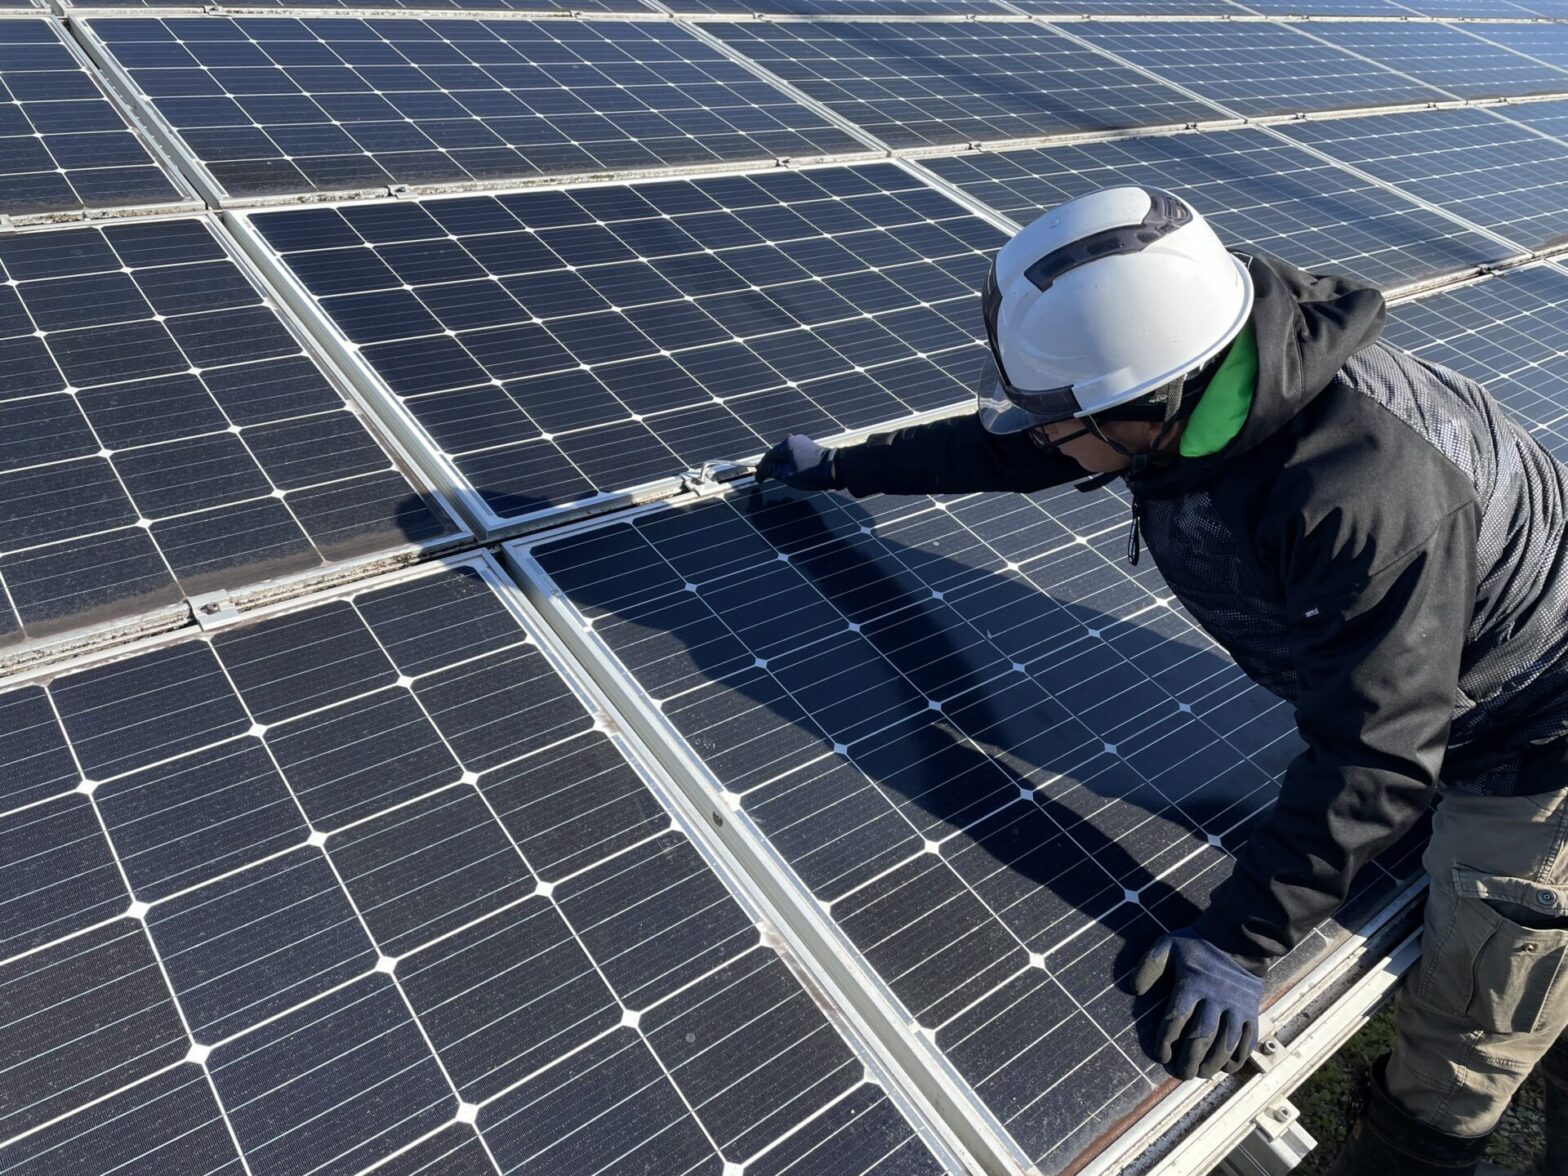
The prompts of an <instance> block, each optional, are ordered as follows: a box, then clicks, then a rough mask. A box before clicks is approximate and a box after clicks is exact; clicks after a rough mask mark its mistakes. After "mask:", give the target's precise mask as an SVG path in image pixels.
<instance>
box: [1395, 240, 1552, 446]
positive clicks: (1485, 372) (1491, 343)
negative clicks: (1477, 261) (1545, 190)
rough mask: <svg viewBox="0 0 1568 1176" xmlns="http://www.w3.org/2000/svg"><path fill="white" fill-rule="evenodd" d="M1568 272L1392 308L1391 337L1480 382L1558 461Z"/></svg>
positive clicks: (1520, 276) (1526, 273) (1544, 271)
mask: <svg viewBox="0 0 1568 1176" xmlns="http://www.w3.org/2000/svg"><path fill="white" fill-rule="evenodd" d="M1565 308H1568V273H1564V271H1562V270H1561V269H1559V268H1558V267H1557V266H1554V265H1537V266H1531V267H1529V268H1527V269H1520V270H1513V271H1510V272H1509V273H1508V274H1507V275H1506V277H1505V278H1498V279H1493V280H1488V281H1484V282H1477V283H1475V284H1474V285H1469V286H1462V287H1460V288H1459V289H1456V290H1453V291H1451V292H1447V293H1439V294H1432V295H1428V296H1427V297H1425V298H1419V299H1416V300H1415V301H1413V302H1404V303H1400V304H1399V305H1397V306H1395V307H1393V308H1392V310H1391V312H1390V314H1389V323H1388V328H1387V334H1388V336H1389V338H1390V339H1392V340H1393V341H1394V342H1395V343H1397V344H1399V346H1401V347H1404V348H1407V349H1408V350H1410V351H1412V352H1414V353H1415V354H1416V355H1419V356H1420V357H1421V358H1422V359H1425V360H1427V361H1429V362H1431V363H1438V364H1442V365H1444V366H1445V367H1451V368H1453V369H1454V370H1456V371H1459V372H1463V373H1464V374H1465V375H1467V376H1470V377H1471V378H1472V379H1476V380H1480V381H1481V382H1482V383H1483V384H1485V385H1486V389H1487V391H1489V392H1490V393H1492V395H1493V396H1496V397H1497V398H1498V399H1499V400H1501V401H1502V402H1503V404H1504V405H1506V406H1507V408H1508V411H1509V412H1511V413H1513V415H1514V416H1516V417H1517V418H1519V419H1520V420H1521V421H1523V422H1524V423H1525V424H1526V425H1527V426H1529V428H1530V431H1531V433H1532V434H1534V436H1535V437H1536V439H1537V440H1539V441H1540V442H1541V444H1542V445H1544V446H1546V448H1547V449H1549V450H1551V452H1552V453H1553V454H1555V455H1556V456H1557V458H1558V459H1559V460H1568V363H1565V362H1564V359H1563V357H1564V356H1565V355H1568V316H1565V313H1564V311H1565Z"/></svg>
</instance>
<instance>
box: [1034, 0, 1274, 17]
mask: <svg viewBox="0 0 1568 1176" xmlns="http://www.w3.org/2000/svg"><path fill="white" fill-rule="evenodd" d="M1009 3H1011V4H1012V6H1013V7H1014V8H1016V9H1018V10H1019V11H1020V12H1027V13H1029V14H1031V15H1038V16H1236V15H1238V14H1240V13H1242V12H1244V11H1245V9H1243V8H1242V7H1241V6H1240V5H1239V4H1234V3H1231V0H1009Z"/></svg>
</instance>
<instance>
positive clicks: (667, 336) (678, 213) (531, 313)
mask: <svg viewBox="0 0 1568 1176" xmlns="http://www.w3.org/2000/svg"><path fill="white" fill-rule="evenodd" d="M246 222H247V223H248V224H249V225H250V226H252V227H253V228H254V230H255V231H256V233H257V234H258V235H259V237H260V238H261V239H262V241H263V242H264V245H265V247H266V248H270V249H271V250H273V251H275V252H276V254H278V255H281V261H282V264H283V265H284V266H285V267H286V268H287V274H288V279H287V280H290V281H294V282H297V283H298V284H299V286H300V287H301V288H302V297H306V298H308V299H309V300H310V304H311V306H312V307H314V308H315V309H316V310H317V311H319V313H320V314H321V315H322V316H324V318H325V319H326V320H327V323H328V325H327V326H326V327H325V329H326V330H329V331H330V330H336V331H338V332H341V333H342V335H343V336H344V337H345V338H346V339H347V340H348V341H350V342H351V343H352V345H353V347H354V348H355V350H356V351H357V355H358V358H359V360H360V361H362V363H363V364H364V365H366V366H367V367H368V368H369V369H370V370H371V371H372V372H373V373H374V377H375V378H376V379H378V380H379V381H380V383H381V384H382V385H384V387H385V388H386V389H388V390H389V393H390V396H391V397H393V398H395V399H396V401H397V403H398V404H399V405H400V407H399V408H398V409H397V410H396V411H402V412H406V413H407V414H409V415H410V416H411V417H412V418H413V420H414V421H415V422H417V426H418V427H419V428H421V429H423V431H424V433H425V434H426V435H427V437H428V438H429V442H428V443H429V445H430V446H431V447H432V448H433V449H435V450H437V451H439V453H440V454H442V455H444V459H445V460H446V461H447V462H448V463H449V468H450V469H451V470H452V472H453V477H454V478H456V479H457V480H459V481H460V482H461V483H463V484H464V485H466V486H467V487H471V488H472V497H471V499H470V502H469V505H470V506H471V507H472V509H473V511H474V512H475V513H476V514H477V515H480V516H481V517H483V518H484V520H485V525H486V526H487V527H492V528H496V527H501V526H505V525H507V524H509V523H515V522H517V521H518V520H519V519H523V518H526V517H528V516H530V515H536V514H538V513H539V512H540V511H543V510H548V509H551V508H553V507H558V506H563V505H569V504H573V503H581V502H584V501H589V500H592V499H593V497H594V496H595V495H605V494H610V493H615V492H620V491H625V490H627V489H629V488H631V487H634V486H638V485H642V484H647V483H654V482H658V481H661V480H663V481H666V482H667V481H668V480H670V479H672V478H674V477H677V476H679V475H680V474H681V473H682V472H683V471H686V470H689V469H693V468H696V467H698V466H700V465H702V464H703V463H704V462H706V461H710V460H719V459H730V460H734V459H737V458H740V457H744V456H746V455H750V454H755V453H760V452H761V451H762V450H763V449H765V448H766V447H767V446H768V445H769V444H771V443H772V442H773V441H774V440H776V439H777V437H778V435H779V433H780V431H781V430H782V429H784V428H786V427H803V428H804V427H809V428H811V429H814V430H816V431H818V432H821V433H838V432H842V431H845V430H853V429H857V428H864V427H867V426H869V425H872V424H875V423H877V422H879V421H885V420H889V419H893V418H897V417H903V416H909V415H911V414H914V413H919V412H925V411H929V410H933V409H938V408H943V407H946V406H949V405H952V404H955V403H958V402H960V401H962V400H964V399H965V398H967V397H968V396H969V395H970V392H969V390H968V386H967V384H966V383H965V381H967V380H968V378H969V377H970V375H971V374H972V372H971V368H972V365H973V364H974V363H975V362H977V359H976V357H977V356H978V355H979V343H978V340H977V336H978V334H979V333H980V332H981V331H982V329H983V328H982V326H981V320H980V315H979V312H978V307H977V306H976V305H975V298H974V291H975V290H977V289H978V286H979V283H980V282H981V280H982V279H983V276H984V272H985V268H986V265H987V259H986V255H987V252H988V251H989V250H991V249H994V248H995V247H996V246H998V245H1000V244H1001V242H1002V241H1003V239H1004V234H1002V233H1001V232H1000V231H999V230H998V229H996V228H995V227H993V226H992V225H990V224H989V223H987V222H985V221H982V220H981V219H980V218H979V217H977V216H974V215H973V214H971V213H969V212H967V211H965V210H964V209H963V208H962V207H960V206H959V205H958V204H956V203H955V202H953V201H952V200H950V199H949V198H948V197H946V196H944V195H942V194H940V193H938V192H936V191H934V190H933V189H931V188H929V187H927V186H926V185H925V184H924V183H923V182H922V181H921V180H919V179H918V178H915V177H913V176H911V175H910V174H909V173H908V172H906V171H904V170H903V169H902V168H899V167H897V166H895V165H893V164H886V163H883V164H870V165H864V166H859V167H854V168H845V167H826V168H820V169H806V170H801V171H793V170H791V171H773V172H768V173H763V174H756V175H751V176H742V175H737V176H728V177H721V178H716V179H706V180H691V181H686V180H680V181H663V182H652V183H646V184H639V185H636V186H611V187H597V188H576V189H568V190H565V191H556V192H542V191H541V192H523V193H516V194H512V195H507V196H502V197H500V198H499V199H497V198H495V197H475V198H464V199H448V200H427V201H423V202H420V203H417V204H415V203H399V204H395V205H375V204H371V205H344V206H341V207H339V208H334V209H309V210H301V211H290V212H268V213H253V214H248V216H247V218H246Z"/></svg>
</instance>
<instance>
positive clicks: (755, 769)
mask: <svg viewBox="0 0 1568 1176" xmlns="http://www.w3.org/2000/svg"><path fill="white" fill-rule="evenodd" d="M1125 533H1126V503H1125V502H1123V501H1121V500H1120V499H1118V498H1117V497H1115V496H1112V495H1104V496H1094V497H1086V496H1084V495H1081V494H1077V493H1075V492H1073V491H1072V490H1071V489H1065V490H1064V491H1059V492H1055V493H1053V494H1047V495H1035V496H1031V497H1028V498H1024V497H1021V496H1014V495H1005V496H1003V495H990V496H971V497H964V498H950V499H946V500H932V499H926V498H901V499H888V498H873V499H868V500H865V501H863V502H859V503H856V502H854V501H851V500H849V499H848V498H845V497H838V496H827V495H820V496H814V497H804V496H801V495H797V494H795V493H793V492H790V491H784V490H776V489H773V488H767V489H764V490H760V491H758V490H748V491H745V492H741V493H732V494H728V495H725V496H723V497H722V498H720V499H717V500H709V501H707V502H705V503H700V504H694V505H689V506H685V507H681V508H674V507H670V506H661V507H656V508H651V509H648V510H647V511H645V512H643V513H641V514H639V515H638V516H636V517H635V518H634V520H632V521H630V522H624V521H623V522H617V523H613V524H608V525H596V526H593V527H590V528H584V529H583V530H581V531H580V532H579V533H577V534H575V535H571V536H568V537H564V538H549V537H539V538H537V539H533V540H530V541H528V542H527V543H526V545H525V544H522V543H519V544H516V545H511V546H509V548H508V550H509V551H511V552H514V553H515V554H516V555H517V556H518V557H520V558H519V564H520V566H524V567H528V566H531V567H532V568H534V569H536V570H535V571H534V572H533V573H532V574H533V575H534V577H535V584H536V585H537V588H538V591H539V592H540V593H541V597H540V598H541V599H543V598H545V597H546V596H549V598H550V599H551V601H552V605H551V608H552V610H553V611H552V613H551V616H552V621H553V623H557V624H559V625H561V626H563V627H564V628H566V629H567V630H574V631H575V637H576V640H577V641H578V642H579V643H580V648H582V649H585V650H587V651H589V652H588V654H587V656H601V657H604V658H605V659H606V662H607V664H610V665H613V666H614V667H615V668H614V670H613V672H614V673H617V674H619V675H621V676H622V677H623V679H625V680H626V682H627V685H626V690H627V691H632V690H635V691H637V692H639V693H645V694H646V695H647V696H648V698H649V699H651V702H645V703H643V704H642V706H643V710H644V713H645V714H646V715H647V716H648V719H647V721H648V722H649V723H650V724H651V725H652V726H653V727H654V728H655V729H656V730H657V731H659V732H663V733H664V734H665V736H666V737H667V738H669V739H670V740H671V741H672V742H673V743H675V744H677V745H679V746H682V747H684V748H687V749H689V751H688V752H686V753H685V754H686V755H687V756H688V762H690V760H691V759H695V760H696V762H697V764H698V765H699V769H698V776H697V778H698V780H699V782H700V785H701V786H702V787H704V788H707V789H708V790H709V791H710V794H711V795H714V796H715V798H716V800H715V803H722V804H723V805H724V806H725V807H726V808H728V810H729V811H731V812H734V813H736V817H735V820H737V821H741V820H744V821H748V822H750V823H751V826H748V827H752V826H754V828H755V830H756V832H757V834H758V835H759V836H760V837H762V838H765V839H766V841H767V842H768V843H769V844H770V845H771V847H772V849H773V850H774V851H775V852H776V853H777V854H778V855H779V856H780V857H781V858H782V859H783V860H784V861H785V862H786V863H787V864H788V866H789V868H790V869H791V870H792V871H793V873H794V875H795V878H796V880H797V884H798V885H799V886H800V887H801V888H802V890H803V891H804V892H806V893H807V894H809V896H810V899H814V900H815V902H814V903H812V905H815V906H816V907H817V909H819V910H821V911H823V912H825V913H826V914H827V916H828V917H829V918H830V919H831V920H832V922H833V924H834V925H835V926H836V928H837V930H838V933H839V934H840V935H841V936H842V937H843V939H844V940H846V941H847V943H848V944H849V945H850V946H849V947H848V948H847V949H846V950H847V951H848V953H849V954H851V955H853V954H855V953H857V952H858V954H859V961H860V966H861V967H863V968H864V969H865V971H866V972H867V973H869V975H870V976H871V977H872V978H873V979H872V980H870V981H868V983H872V984H881V985H885V986H886V988H887V989H888V990H890V991H891V993H892V996H893V998H894V999H895V1000H896V1001H897V1002H898V1004H899V1007H900V1010H901V1019H902V1020H903V1022H904V1024H905V1028H906V1030H907V1031H910V1032H913V1033H915V1035H916V1036H918V1037H920V1038H921V1039H923V1040H925V1041H927V1042H929V1043H931V1044H932V1045H933V1046H934V1049H935V1050H936V1051H937V1052H938V1053H940V1054H941V1055H943V1056H944V1057H945V1059H946V1060H947V1062H949V1063H950V1064H951V1065H952V1066H953V1067H954V1068H955V1069H956V1071H957V1072H958V1074H959V1075H961V1076H962V1078H963V1079H964V1081H965V1082H967V1083H968V1085H969V1088H970V1090H971V1091H972V1094H973V1097H974V1098H975V1100H976V1101H977V1102H978V1103H979V1104H980V1105H981V1106H982V1107H983V1108H984V1110H985V1111H986V1112H988V1113H989V1114H990V1115H991V1116H994V1118H995V1120H997V1121H998V1122H1000V1123H1001V1125H1002V1127H1003V1129H1004V1131H1005V1132H1006V1133H1007V1135H1008V1137H1009V1139H1010V1141H1011V1142H1010V1144H1009V1145H1008V1146H1009V1147H1010V1148H1012V1149H1013V1150H1014V1152H1015V1154H1016V1155H1017V1156H1018V1157H1019V1158H1018V1166H1019V1167H1026V1166H1027V1165H1029V1164H1031V1163H1033V1164H1038V1165H1039V1168H1038V1170H1039V1171H1042V1172H1047V1173H1054V1172H1058V1171H1060V1170H1061V1169H1062V1168H1064V1167H1065V1166H1067V1165H1068V1164H1069V1163H1070V1162H1071V1161H1073V1160H1074V1159H1075V1158H1076V1156H1077V1154H1078V1153H1079V1152H1080V1151H1082V1150H1084V1149H1085V1148H1087V1147H1088V1146H1089V1145H1090V1144H1091V1143H1092V1142H1094V1141H1095V1140H1096V1139H1097V1138H1098V1137H1099V1136H1101V1135H1103V1134H1104V1133H1105V1132H1106V1131H1107V1130H1108V1129H1110V1128H1111V1127H1112V1126H1113V1125H1114V1124H1116V1123H1117V1121H1118V1120H1120V1119H1121V1118H1123V1117H1124V1116H1125V1115H1127V1114H1128V1113H1129V1112H1130V1111H1131V1110H1132V1108H1133V1107H1134V1106H1135V1105H1137V1104H1138V1103H1139V1102H1140V1101H1141V1100H1143V1099H1144V1098H1146V1097H1147V1096H1149V1095H1150V1094H1152V1093H1153V1092H1154V1091H1155V1089H1156V1088H1157V1086H1158V1085H1159V1084H1160V1083H1161V1082H1162V1081H1163V1080H1164V1079H1163V1073H1162V1071H1161V1070H1160V1069H1159V1067H1158V1066H1156V1065H1154V1064H1153V1063H1152V1062H1151V1061H1150V1060H1149V1058H1148V1055H1147V1054H1146V1052H1145V1049H1146V1047H1147V1046H1148V1044H1149V1037H1150V1033H1151V1031H1152V1029H1153V1028H1154V1025H1153V1024H1152V1023H1151V1022H1152V1021H1157V1020H1158V1018H1159V1015H1160V1008H1159V1007H1158V1004H1157V1002H1154V1001H1145V1000H1134V999H1133V998H1132V997H1131V996H1129V995H1127V994H1126V991H1125V989H1126V987H1127V985H1126V980H1127V977H1128V974H1129V972H1130V970H1131V969H1132V967H1133V966H1134V965H1135V964H1136V962H1137V959H1138V955H1139V953H1140V952H1141V950H1142V949H1143V948H1144V947H1146V945H1147V944H1148V943H1149V942H1150V941H1151V940H1152V938H1153V936H1154V935H1155V934H1157V933H1158V932H1159V931H1160V929H1161V928H1174V927H1179V926H1183V925H1185V924H1186V923H1188V922H1190V920H1191V919H1192V918H1193V917H1194V916H1195V915H1196V913H1197V911H1198V910H1199V909H1201V906H1202V904H1203V903H1204V902H1205V900H1206V898H1207V895H1208V893H1209V892H1210V891H1211V890H1212V888H1213V887H1214V886H1215V885H1216V884H1217V883H1218V881H1219V880H1220V879H1221V878H1222V877H1223V876H1224V875H1225V873H1226V872H1227V870H1228V867H1229V856H1228V853H1227V851H1228V850H1230V849H1234V848H1235V847H1236V845H1237V844H1239V841H1240V840H1241V839H1242V838H1244V837H1245V833H1246V830H1247V828H1248V827H1249V826H1250V823H1251V822H1252V821H1253V820H1254V819H1255V818H1256V816H1257V814H1258V813H1259V811H1260V810H1261V809H1262V808H1263V807H1264V806H1265V805H1266V804H1268V803H1269V802H1270V800H1271V799H1272V798H1273V796H1274V794H1275V784H1274V778H1275V776H1276V775H1277V773H1278V772H1279V771H1280V770H1281V769H1282V768H1283V767H1284V766H1285V764H1286V763H1287V762H1288V760H1289V759H1290V758H1291V756H1292V754H1293V753H1294V751H1295V750H1296V749H1297V747H1298V746H1299V743H1298V742H1297V740H1296V737H1295V735H1294V731H1293V726H1292V719H1291V714H1290V708H1289V707H1288V706H1286V705H1285V704H1284V703H1282V702H1280V701H1279V700H1277V699H1275V698H1274V697H1273V696H1271V695H1266V694H1264V693H1263V692H1262V691H1261V690H1260V689H1259V688H1257V687H1254V686H1251V685H1250V684H1248V683H1247V681H1246V680H1245V678H1244V677H1243V676H1242V674H1241V672H1240V671H1239V670H1238V669H1237V668H1236V667H1235V666H1234V664H1233V663H1231V662H1230V661H1229V660H1228V659H1227V658H1226V657H1225V656H1224V655H1223V654H1222V653H1220V652H1219V651H1218V649H1217V647H1216V646H1214V645H1213V644H1212V643H1211V642H1210V641H1209V639H1208V638H1207V637H1206V636H1204V635H1203V634H1202V633H1201V632H1200V631H1198V630H1197V629H1196V628H1195V627H1194V626H1193V624H1192V623H1191V622H1190V621H1189V620H1188V619H1187V617H1186V616H1185V614H1184V613H1182V612H1181V611H1180V610H1179V609H1178V608H1176V607H1173V606H1172V604H1171V602H1170V600H1169V598H1168V596H1166V595H1162V585H1161V583H1160V581H1159V579H1158V576H1157V574H1155V573H1154V572H1152V570H1150V569H1148V568H1144V569H1142V570H1139V571H1136V572H1134V571H1133V570H1132V569H1129V568H1127V567H1126V565H1125V564H1124V563H1122V562H1121V561H1120V559H1119V558H1118V556H1119V553H1120V552H1121V550H1122V548H1123V544H1124V538H1125ZM720 795H722V798H723V800H722V801H719V800H717V797H718V796H720ZM1409 850H1410V846H1409V845H1405V846H1402V847H1401V851H1400V856H1399V857H1398V859H1397V861H1396V860H1395V859H1393V858H1391V859H1390V863H1391V864H1393V865H1394V866H1395V868H1396V869H1397V870H1400V871H1401V872H1406V871H1408V870H1409V869H1410V868H1413V867H1414V865H1415V863H1414V861H1413V860H1411V859H1410V856H1409ZM1359 882H1360V884H1361V885H1362V886H1364V887H1366V889H1365V890H1364V891H1361V892H1360V893H1361V894H1363V895H1364V896H1366V897H1367V899H1368V900H1369V901H1372V900H1373V896H1374V895H1377V896H1380V897H1381V900H1383V901H1386V899H1387V897H1388V895H1389V893H1390V891H1391V889H1392V888H1393V887H1394V886H1395V885H1396V883H1395V880H1394V875H1393V874H1391V873H1389V872H1387V871H1384V870H1382V869H1381V868H1379V869H1373V870H1371V871H1368V872H1367V873H1366V874H1365V875H1364V876H1363V877H1362V878H1361V879H1360V880H1359ZM810 899H808V900H806V901H808V902H810ZM1341 934H1342V933H1341ZM1325 942H1326V940H1319V941H1318V942H1317V943H1316V945H1315V949H1316V950H1320V949H1321V948H1322V946H1323V944H1324V943H1325ZM1278 978H1279V977H1278V976H1277V975H1276V976H1275V977H1274V979H1275V980H1277V979H1278Z"/></svg>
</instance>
